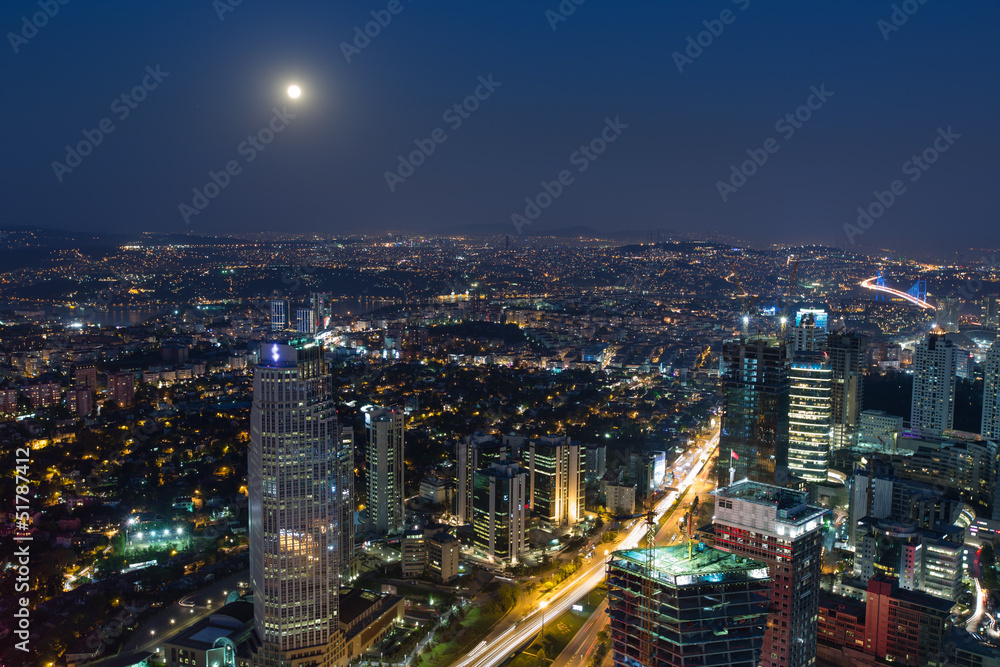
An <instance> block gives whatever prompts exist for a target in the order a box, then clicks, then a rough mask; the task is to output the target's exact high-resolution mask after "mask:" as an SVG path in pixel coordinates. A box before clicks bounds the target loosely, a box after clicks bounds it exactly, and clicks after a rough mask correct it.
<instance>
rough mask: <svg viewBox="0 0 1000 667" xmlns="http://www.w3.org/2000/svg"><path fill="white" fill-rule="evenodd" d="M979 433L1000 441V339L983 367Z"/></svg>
mask: <svg viewBox="0 0 1000 667" xmlns="http://www.w3.org/2000/svg"><path fill="white" fill-rule="evenodd" d="M979 433H980V434H981V435H982V436H983V437H984V438H986V439H987V440H993V441H995V442H1000V339H997V340H996V341H994V343H993V345H991V346H990V349H989V352H987V353H986V362H985V364H984V369H983V419H982V425H981V426H980V429H979Z"/></svg>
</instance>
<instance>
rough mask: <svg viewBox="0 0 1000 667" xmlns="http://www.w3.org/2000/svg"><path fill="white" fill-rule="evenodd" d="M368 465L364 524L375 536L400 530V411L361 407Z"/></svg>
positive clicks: (402, 418) (401, 432)
mask: <svg viewBox="0 0 1000 667" xmlns="http://www.w3.org/2000/svg"><path fill="white" fill-rule="evenodd" d="M362 412H364V414H365V431H366V433H367V449H366V457H365V463H366V464H367V468H368V525H369V527H370V528H371V530H372V531H373V532H375V533H377V534H379V535H388V534H390V533H399V532H401V531H402V530H403V523H404V521H405V515H404V513H403V511H404V508H403V430H404V424H403V420H404V417H403V411H402V410H401V409H399V408H380V407H375V406H367V407H365V408H362Z"/></svg>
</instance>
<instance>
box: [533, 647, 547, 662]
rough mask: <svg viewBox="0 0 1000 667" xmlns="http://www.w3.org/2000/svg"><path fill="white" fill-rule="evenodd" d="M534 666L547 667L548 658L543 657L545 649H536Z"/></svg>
mask: <svg viewBox="0 0 1000 667" xmlns="http://www.w3.org/2000/svg"><path fill="white" fill-rule="evenodd" d="M535 664H536V665H538V667H547V665H548V664H549V659H548V656H546V655H545V647H544V646H540V647H538V653H536V654H535Z"/></svg>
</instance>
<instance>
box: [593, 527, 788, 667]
mask: <svg viewBox="0 0 1000 667" xmlns="http://www.w3.org/2000/svg"><path fill="white" fill-rule="evenodd" d="M607 586H608V613H609V614H610V616H611V643H612V651H613V657H614V663H615V665H618V666H621V667H673V666H676V667H710V666H713V665H718V666H720V667H721V666H722V665H726V666H730V665H731V666H733V667H756V666H757V664H758V662H759V660H760V651H761V646H762V644H763V640H764V630H765V627H766V625H767V616H768V596H769V593H770V588H771V579H770V576H769V574H768V568H767V565H765V564H764V563H760V562H758V561H755V560H751V559H749V558H744V557H741V556H735V555H733V554H727V553H724V552H722V551H718V550H716V549H711V548H705V547H704V546H701V547H700V548H698V549H695V550H694V551H693V552H692V551H691V549H690V547H689V546H682V545H678V546H674V547H657V548H654V549H634V550H627V551H616V552H615V553H614V554H613V555H612V557H611V559H610V560H609V562H608V570H607Z"/></svg>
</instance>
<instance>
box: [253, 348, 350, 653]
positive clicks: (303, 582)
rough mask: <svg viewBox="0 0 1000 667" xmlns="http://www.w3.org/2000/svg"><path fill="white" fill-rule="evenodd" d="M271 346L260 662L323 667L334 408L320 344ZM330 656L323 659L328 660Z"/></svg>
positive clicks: (331, 632) (332, 616)
mask: <svg viewBox="0 0 1000 667" xmlns="http://www.w3.org/2000/svg"><path fill="white" fill-rule="evenodd" d="M296 345H297V346H298V347H296V346H293V345H291V344H283V343H270V344H268V345H267V346H266V348H265V349H264V350H262V354H261V360H260V364H259V365H258V366H257V368H256V369H255V371H254V389H253V407H252V409H251V413H250V461H249V487H250V579H251V585H252V587H253V604H254V631H255V633H256V636H257V640H258V642H259V644H258V645H257V646H258V648H257V652H256V656H255V658H256V664H258V665H268V666H275V667H276V666H278V665H284V664H299V663H301V662H303V661H306V662H309V663H310V664H313V663H314V661H315V662H316V663H317V664H318V661H317V658H316V656H324V655H325V656H327V657H329V656H330V651H331V648H330V643H331V641H332V640H334V639H335V638H336V637H338V636H339V633H338V632H337V630H338V627H339V621H338V618H337V616H338V599H337V595H338V590H339V576H338V573H339V564H338V562H337V559H338V555H339V548H340V547H339V537H340V524H339V520H340V513H339V508H338V506H337V505H338V500H339V497H340V496H339V489H338V484H339V474H338V470H337V456H336V453H337V448H338V442H337V411H336V408H335V405H334V402H333V398H332V391H331V383H330V376H329V375H328V374H327V372H326V367H325V365H324V363H323V359H322V347H319V346H317V345H315V344H312V343H307V342H300V341H296ZM323 659H325V658H323Z"/></svg>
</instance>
